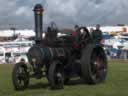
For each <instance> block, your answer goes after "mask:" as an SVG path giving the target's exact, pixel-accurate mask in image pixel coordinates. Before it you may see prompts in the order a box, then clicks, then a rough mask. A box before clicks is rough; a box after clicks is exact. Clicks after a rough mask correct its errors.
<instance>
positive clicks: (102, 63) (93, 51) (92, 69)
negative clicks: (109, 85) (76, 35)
mask: <svg viewBox="0 0 128 96" xmlns="http://www.w3.org/2000/svg"><path fill="white" fill-rule="evenodd" d="M81 70H82V77H83V79H84V81H86V83H88V84H97V83H100V82H103V81H104V80H105V79H106V75H107V58H106V54H105V52H104V50H103V48H102V47H100V46H95V45H93V44H89V45H88V46H87V47H86V48H85V49H84V50H83V53H82V58H81Z"/></svg>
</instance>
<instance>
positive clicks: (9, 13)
mask: <svg viewBox="0 0 128 96" xmlns="http://www.w3.org/2000/svg"><path fill="white" fill-rule="evenodd" d="M36 3H41V4H42V5H44V8H45V12H44V24H45V25H47V24H49V23H50V22H51V21H55V22H56V23H57V25H58V26H59V27H62V26H64V27H69V26H70V27H72V26H73V25H74V24H80V25H94V24H97V23H99V24H102V25H115V24H122V23H123V24H128V11H127V10H128V0H0V28H9V27H10V26H15V27H16V28H21V29H22V28H33V26H34V24H33V12H32V9H33V6H34V5H35V4H36Z"/></svg>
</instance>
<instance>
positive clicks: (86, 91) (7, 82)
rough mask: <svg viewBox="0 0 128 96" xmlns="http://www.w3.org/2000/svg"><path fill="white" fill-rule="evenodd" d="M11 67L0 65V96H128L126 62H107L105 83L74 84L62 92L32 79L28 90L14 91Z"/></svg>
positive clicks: (127, 66) (41, 81) (127, 69)
mask: <svg viewBox="0 0 128 96" xmlns="http://www.w3.org/2000/svg"><path fill="white" fill-rule="evenodd" d="M12 68H13V65H6V64H5V65H0V96H128V62H127V61H126V62H124V61H111V62H109V70H108V77H107V80H106V82H105V83H103V84H98V85H86V84H83V83H82V84H81V83H74V84H71V85H65V88H64V89H63V90H54V91H52V90H50V89H49V86H48V82H47V80H46V79H41V80H35V79H32V80H31V82H30V86H29V88H28V89H26V90H24V91H19V92H17V91H15V90H14V89H13V86H12V81H11V73H12Z"/></svg>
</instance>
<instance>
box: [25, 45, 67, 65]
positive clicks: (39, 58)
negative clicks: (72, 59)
mask: <svg viewBox="0 0 128 96" xmlns="http://www.w3.org/2000/svg"><path fill="white" fill-rule="evenodd" d="M28 58H29V61H30V63H33V62H34V63H36V64H41V65H42V66H43V65H44V64H45V63H47V62H49V61H51V60H54V59H60V60H65V59H66V50H65V49H64V48H50V47H44V48H41V47H39V46H33V47H32V48H30V50H29V52H28Z"/></svg>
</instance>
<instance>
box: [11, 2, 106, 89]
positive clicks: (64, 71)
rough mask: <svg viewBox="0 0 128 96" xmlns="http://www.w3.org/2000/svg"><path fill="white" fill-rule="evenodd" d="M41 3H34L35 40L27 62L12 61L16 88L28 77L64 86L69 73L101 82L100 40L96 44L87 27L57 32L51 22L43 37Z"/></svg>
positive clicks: (89, 81) (22, 86)
mask: <svg viewBox="0 0 128 96" xmlns="http://www.w3.org/2000/svg"><path fill="white" fill-rule="evenodd" d="M42 13H43V7H42V6H41V5H40V4H37V5H36V6H35V7H34V14H35V32H36V37H35V44H34V45H33V46H32V47H31V48H30V50H29V52H28V53H27V56H28V60H29V64H27V63H26V62H25V60H24V59H21V62H19V63H17V64H15V66H14V68H13V72H12V81H13V85H14V88H15V89H16V90H21V89H25V88H27V87H28V85H29V80H30V78H32V77H34V78H37V79H41V78H42V77H44V76H45V77H46V78H47V80H48V82H49V85H50V87H51V88H52V89H58V88H59V89H60V88H63V86H64V83H66V82H68V81H69V80H70V78H72V77H74V76H75V77H76V76H77V77H78V76H79V77H80V78H81V79H82V80H83V81H85V83H87V84H97V83H100V82H103V81H104V80H105V78H106V74H107V58H106V55H105V52H104V50H103V48H102V47H101V45H100V44H95V43H94V42H93V40H92V39H91V37H90V35H89V32H88V30H87V29H86V28H85V27H80V28H79V29H78V30H77V31H76V33H75V35H74V34H73V33H72V34H71V35H69V34H67V35H65V36H60V37H58V36H57V32H58V30H57V28H56V27H54V26H55V23H52V24H51V26H50V27H49V28H48V32H47V33H46V35H45V38H42V30H43V29H42Z"/></svg>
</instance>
